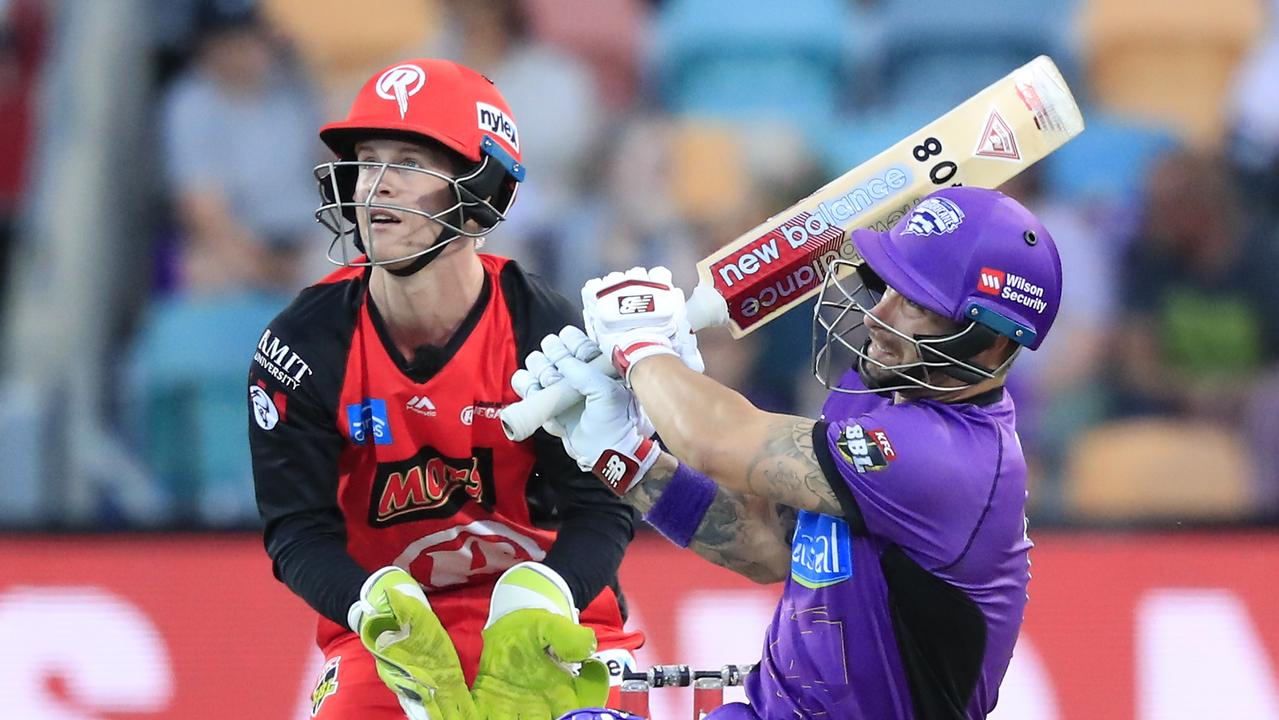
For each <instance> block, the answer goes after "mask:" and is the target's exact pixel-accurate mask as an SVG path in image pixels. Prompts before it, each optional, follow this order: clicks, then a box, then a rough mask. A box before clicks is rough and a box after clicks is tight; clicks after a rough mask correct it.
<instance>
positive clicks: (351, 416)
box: [346, 398, 395, 445]
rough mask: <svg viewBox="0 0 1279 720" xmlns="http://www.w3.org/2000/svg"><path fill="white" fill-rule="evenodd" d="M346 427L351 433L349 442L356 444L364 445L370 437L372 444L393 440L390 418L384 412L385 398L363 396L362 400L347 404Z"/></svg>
mask: <svg viewBox="0 0 1279 720" xmlns="http://www.w3.org/2000/svg"><path fill="white" fill-rule="evenodd" d="M346 427H347V431H348V432H349V433H350V434H351V442H353V443H355V444H356V445H364V444H365V443H367V442H368V441H369V438H370V437H372V438H373V444H374V445H390V444H391V443H393V442H395V439H394V438H392V437H391V420H390V418H389V416H388V415H387V414H386V401H385V400H380V399H378V398H365V399H364V401H363V402H359V403H352V404H350V405H347V406H346Z"/></svg>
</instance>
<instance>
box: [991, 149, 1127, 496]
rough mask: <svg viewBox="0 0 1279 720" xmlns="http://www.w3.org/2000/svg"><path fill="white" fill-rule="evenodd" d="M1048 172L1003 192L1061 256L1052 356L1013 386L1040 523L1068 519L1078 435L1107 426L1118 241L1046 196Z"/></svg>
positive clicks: (1019, 372)
mask: <svg viewBox="0 0 1279 720" xmlns="http://www.w3.org/2000/svg"><path fill="white" fill-rule="evenodd" d="M1041 167H1042V166H1036V167H1032V168H1029V169H1027V170H1026V171H1024V172H1022V173H1021V174H1020V175H1018V176H1017V177H1015V178H1013V179H1012V180H1010V181H1008V182H1006V183H1004V184H1003V185H1002V186H1001V187H1000V190H1002V191H1003V192H1005V193H1007V194H1009V195H1011V196H1013V197H1016V198H1018V199H1019V200H1021V202H1022V203H1023V204H1024V205H1025V206H1026V207H1027V208H1029V209H1030V211H1031V212H1033V213H1034V214H1035V216H1036V217H1038V218H1039V219H1040V220H1041V221H1042V222H1043V223H1044V226H1045V227H1047V228H1049V229H1050V230H1051V231H1052V234H1053V237H1054V238H1055V239H1056V240H1057V242H1058V244H1059V245H1060V246H1061V247H1062V248H1066V251H1065V252H1063V253H1062V256H1061V264H1062V277H1063V278H1064V279H1063V281H1062V286H1061V310H1060V311H1059V312H1058V314H1057V320H1056V322H1055V324H1054V325H1053V334H1052V336H1051V337H1050V338H1048V339H1047V340H1045V341H1044V347H1046V348H1049V350H1050V352H1047V353H1026V354H1023V355H1022V357H1021V358H1019V360H1018V362H1017V366H1016V368H1014V370H1013V372H1012V373H1011V374H1010V377H1009V380H1008V388H1009V392H1010V393H1011V394H1012V396H1013V398H1014V399H1015V400H1016V401H1017V415H1018V429H1017V434H1018V436H1019V437H1020V438H1021V440H1022V445H1023V448H1024V450H1025V452H1026V458H1027V461H1028V462H1029V463H1030V464H1031V465H1032V467H1033V468H1034V470H1035V472H1033V473H1032V474H1031V479H1032V482H1034V483H1036V484H1035V486H1034V487H1033V488H1032V490H1031V492H1030V503H1031V506H1032V507H1033V508H1034V514H1035V516H1036V517H1039V518H1051V519H1055V518H1056V517H1058V514H1059V513H1060V512H1061V506H1060V501H1061V496H1060V473H1061V470H1062V464H1063V463H1064V461H1065V459H1066V454H1067V451H1068V450H1069V447H1070V445H1071V443H1072V442H1073V441H1074V439H1075V438H1076V437H1077V436H1078V435H1079V433H1081V432H1083V431H1084V430H1087V429H1088V427H1089V426H1091V425H1093V424H1095V423H1098V422H1100V421H1101V420H1102V418H1103V415H1104V412H1105V410H1106V407H1105V398H1104V396H1105V393H1104V391H1103V390H1102V389H1101V387H1100V384H1099V382H1098V381H1099V380H1100V378H1101V375H1102V360H1103V358H1104V357H1105V353H1106V342H1107V340H1108V338H1109V332H1110V328H1111V324H1112V323H1113V322H1114V320H1115V317H1114V316H1115V299H1116V292H1115V287H1116V285H1115V270H1114V265H1115V261H1116V259H1117V255H1118V254H1119V253H1118V252H1116V251H1115V248H1114V246H1115V245H1117V244H1118V243H1117V242H1116V238H1114V237H1113V235H1111V236H1103V235H1102V234H1101V233H1100V232H1098V229H1097V226H1096V224H1095V223H1094V222H1093V221H1092V220H1091V219H1090V218H1089V217H1087V216H1086V215H1085V213H1083V212H1082V211H1081V209H1080V207H1079V206H1076V205H1072V204H1069V203H1066V202H1062V201H1061V200H1059V199H1057V198H1055V197H1053V196H1052V195H1050V194H1048V193H1046V192H1045V189H1044V185H1043V180H1044V176H1043V173H1042V170H1041Z"/></svg>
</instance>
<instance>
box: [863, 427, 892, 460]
mask: <svg viewBox="0 0 1279 720" xmlns="http://www.w3.org/2000/svg"><path fill="white" fill-rule="evenodd" d="M867 437H869V438H870V441H871V442H873V443H875V447H878V448H879V452H880V453H881V454H882V455H883V456H884V460H886V461H888V462H892V461H894V460H896V459H897V451H896V450H893V444H892V443H891V442H889V441H888V433H886V432H884V431H883V430H871V431H870V432H869V433H867Z"/></svg>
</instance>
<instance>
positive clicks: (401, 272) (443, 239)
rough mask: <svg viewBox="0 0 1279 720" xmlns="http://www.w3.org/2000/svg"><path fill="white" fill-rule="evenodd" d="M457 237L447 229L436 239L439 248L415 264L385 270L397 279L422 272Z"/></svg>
mask: <svg viewBox="0 0 1279 720" xmlns="http://www.w3.org/2000/svg"><path fill="white" fill-rule="evenodd" d="M455 235H457V233H455V232H453V230H452V229H451V228H447V227H446V228H444V229H443V230H441V231H440V236H439V237H438V238H436V245H437V247H436V248H435V249H433V250H431V251H430V252H427V253H425V254H423V255H421V256H419V257H416V258H414V259H413V262H411V263H409V264H408V265H405V266H404V267H401V268H391V267H388V268H385V270H386V271H387V272H389V273H391V274H392V275H394V276H396V277H408V276H410V275H414V274H416V273H418V272H419V271H421V270H422V268H424V267H426V266H427V265H430V264H431V261H432V260H434V259H435V258H437V257H439V256H440V253H442V252H444V248H446V247H448V246H449V242H451V241H452V240H453V237H454V236H455Z"/></svg>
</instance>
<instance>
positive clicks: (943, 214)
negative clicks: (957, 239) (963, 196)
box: [902, 197, 964, 235]
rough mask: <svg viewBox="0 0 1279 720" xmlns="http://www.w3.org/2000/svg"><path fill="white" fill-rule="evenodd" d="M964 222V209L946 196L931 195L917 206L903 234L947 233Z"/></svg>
mask: <svg viewBox="0 0 1279 720" xmlns="http://www.w3.org/2000/svg"><path fill="white" fill-rule="evenodd" d="M963 222H964V211H963V210H960V209H959V206H958V205H956V204H955V203H954V202H952V201H951V200H949V199H947V198H944V197H931V198H928V199H927V200H925V201H923V202H921V203H920V204H918V205H916V206H915V209H914V210H913V211H911V214H910V220H908V221H906V229H905V230H902V234H903V235H945V234H947V233H952V232H954V231H955V230H957V229H958V228H959V226H960V224H962V223H963Z"/></svg>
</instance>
